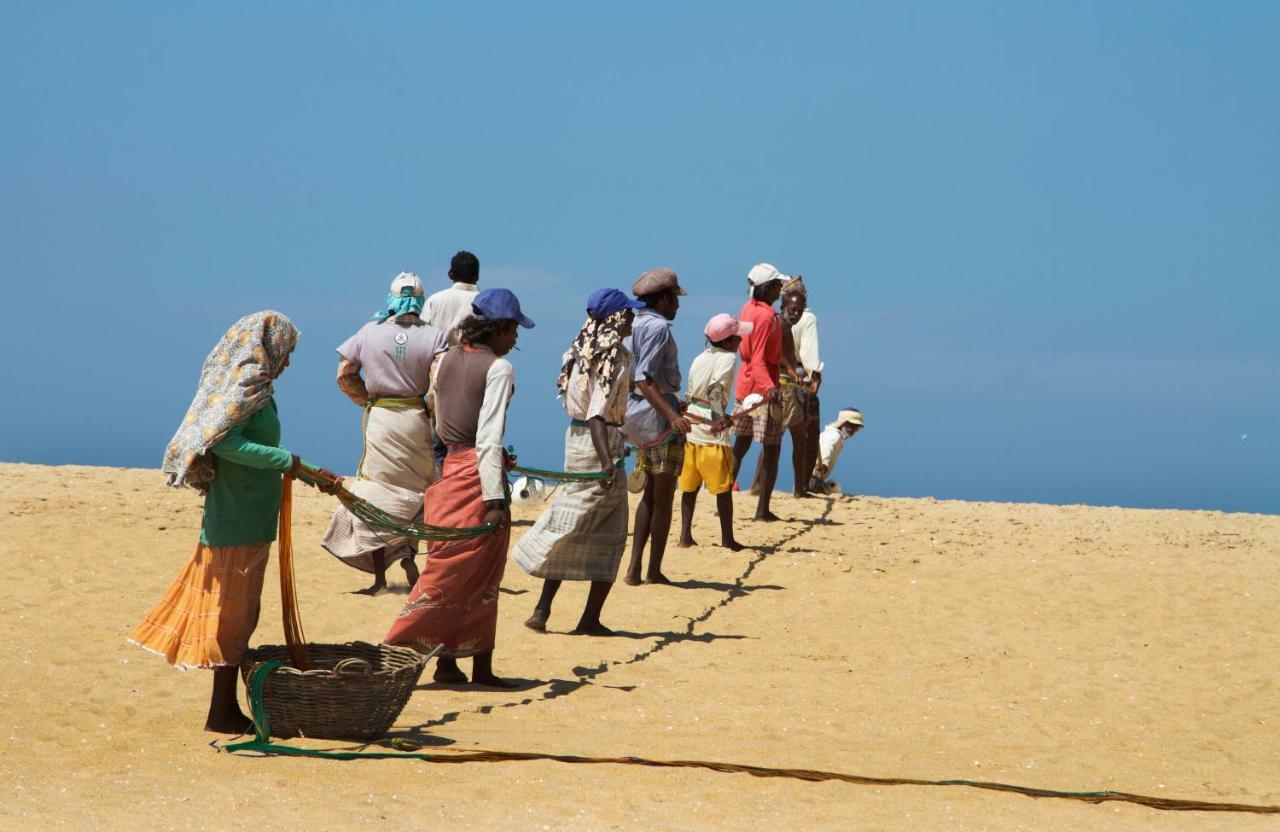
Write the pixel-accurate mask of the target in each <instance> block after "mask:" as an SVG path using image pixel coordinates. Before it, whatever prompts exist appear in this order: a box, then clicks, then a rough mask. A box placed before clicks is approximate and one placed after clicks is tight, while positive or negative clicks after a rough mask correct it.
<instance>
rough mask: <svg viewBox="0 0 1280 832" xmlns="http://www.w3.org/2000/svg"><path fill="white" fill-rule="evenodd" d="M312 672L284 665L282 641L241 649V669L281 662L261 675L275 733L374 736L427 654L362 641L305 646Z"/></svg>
mask: <svg viewBox="0 0 1280 832" xmlns="http://www.w3.org/2000/svg"><path fill="white" fill-rule="evenodd" d="M307 653H308V654H309V656H310V658H311V663H312V664H313V665H315V669H314V670H309V671H307V672H305V673H303V672H300V671H298V670H296V669H295V668H293V667H292V666H290V665H289V661H290V659H289V650H288V648H286V647H285V646H284V645H275V644H272V645H265V646H263V647H256V648H253V649H251V650H249V651H248V652H247V653H245V657H244V661H243V662H242V663H241V664H240V673H241V675H242V677H243V678H244V680H245V683H246V684H248V682H249V674H250V673H252V672H253V669H254V668H255V667H257V666H258V665H260V664H263V663H264V662H269V661H283V662H285V663H286V664H285V666H284V667H281V668H279V669H277V670H276V671H275V672H274V673H272V674H271V675H270V676H268V677H267V679H266V684H265V685H264V686H263V689H262V702H263V705H264V706H265V707H266V710H267V717H268V718H269V719H270V722H271V734H272V736H276V737H297V736H303V737H316V738H319V739H338V740H374V739H377V738H379V737H381V736H383V735H384V734H385V733H386V732H387V729H388V728H390V727H391V725H392V724H393V723H394V722H395V721H396V717H397V716H399V715H400V711H401V710H403V708H404V706H405V703H406V702H408V701H409V695H410V694H411V693H413V688H414V685H416V684H417V683H418V677H419V676H421V675H422V669H423V668H424V667H426V664H427V660H426V657H424V656H422V655H421V654H420V653H418V652H417V651H416V650H410V649H408V648H407V647H392V646H391V645H388V644H367V643H365V642H363V641H352V642H348V643H346V644H308V645H307Z"/></svg>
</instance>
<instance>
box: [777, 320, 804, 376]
mask: <svg viewBox="0 0 1280 832" xmlns="http://www.w3.org/2000/svg"><path fill="white" fill-rule="evenodd" d="M778 365H779V366H780V367H781V368H782V371H783V372H784V373H786V374H787V375H789V376H791V377H792V378H794V379H796V380H797V381H799V380H800V373H799V371H798V370H796V339H795V337H794V336H793V335H792V334H791V325H790V324H788V323H787V322H786V321H783V322H782V356H781V358H779V360H778Z"/></svg>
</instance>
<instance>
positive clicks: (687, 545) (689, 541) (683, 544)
mask: <svg viewBox="0 0 1280 832" xmlns="http://www.w3.org/2000/svg"><path fill="white" fill-rule="evenodd" d="M697 545H698V541H696V540H694V539H693V538H692V537H682V538H680V540H678V541H677V542H676V548H677V549H692V548H693V547H694V546H697Z"/></svg>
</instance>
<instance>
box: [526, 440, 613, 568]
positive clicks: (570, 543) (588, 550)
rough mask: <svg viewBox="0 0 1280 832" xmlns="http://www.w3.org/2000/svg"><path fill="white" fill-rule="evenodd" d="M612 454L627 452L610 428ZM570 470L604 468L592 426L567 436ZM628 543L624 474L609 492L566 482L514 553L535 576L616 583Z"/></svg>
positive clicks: (566, 464) (567, 466)
mask: <svg viewBox="0 0 1280 832" xmlns="http://www.w3.org/2000/svg"><path fill="white" fill-rule="evenodd" d="M607 430H608V433H609V453H610V454H611V455H613V456H614V457H617V458H620V457H621V456H622V454H623V441H622V432H621V431H619V430H618V429H617V428H616V427H609V428H608V429H607ZM564 469H565V470H566V471H599V470H600V458H599V457H598V456H596V450H595V446H594V445H593V444H592V442H591V430H590V429H589V428H587V427H583V426H580V425H570V426H569V429H568V430H567V431H565V437H564ZM626 546H627V485H626V483H625V482H624V481H623V477H621V476H619V477H618V478H617V479H616V480H615V481H614V484H613V487H612V488H610V489H609V490H607V491H606V490H605V489H603V488H601V487H600V485H599V483H595V482H567V483H564V484H563V485H561V486H560V487H559V488H558V489H557V490H556V495H555V497H554V498H553V499H552V501H551V505H550V506H549V507H548V508H547V510H546V511H544V512H542V515H541V516H540V517H538V521H537V522H536V523H534V524H533V528H532V529H530V530H529V531H528V532H527V533H526V534H525V536H524V537H522V538H520V540H519V542H518V543H516V545H515V548H514V549H512V551H511V557H512V559H513V560H515V562H516V563H517V564H519V565H520V568H521V569H523V570H524V571H526V572H528V573H529V574H530V575H532V576H534V577H535V578H544V579H546V580H551V581H613V580H615V579H616V578H617V577H618V565H619V564H620V563H621V562H622V553H623V551H624V550H625V549H626Z"/></svg>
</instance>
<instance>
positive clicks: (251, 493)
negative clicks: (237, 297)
mask: <svg viewBox="0 0 1280 832" xmlns="http://www.w3.org/2000/svg"><path fill="white" fill-rule="evenodd" d="M297 341H298V329H297V327H295V326H294V325H293V323H292V322H291V321H290V320H289V319H288V318H286V317H285V316H284V315H281V314H280V313H279V312H270V311H267V312H256V313H254V314H252V315H247V316H245V317H244V318H241V319H240V320H239V321H236V323H235V324H234V325H233V326H232V327H231V328H230V329H229V330H227V333H226V334H225V335H224V336H223V337H222V340H220V341H219V342H218V344H217V346H215V347H214V348H213V351H212V352H210V353H209V357H208V358H206V359H205V361H204V368H203V369H202V370H201V371H200V384H199V386H198V387H197V389H196V395H195V398H194V399H193V400H192V402H191V407H190V408H189V409H188V410H187V415H186V418H185V419H183V422H182V425H181V426H180V427H179V428H178V431H177V433H176V434H174V437H173V439H172V440H170V442H169V445H168V447H167V448H165V452H164V464H163V466H162V469H163V471H164V472H165V473H166V474H167V475H168V482H169V485H172V486H176V487H180V486H184V485H185V486H191V487H192V488H195V489H196V490H197V491H199V492H200V493H201V494H203V495H205V501H204V517H203V519H202V521H201V527H200V542H199V544H198V545H197V546H196V552H195V555H194V556H192V558H191V560H190V561H189V562H188V563H187V565H186V567H185V568H184V569H183V570H182V572H181V573H180V574H179V575H178V577H177V579H176V580H175V581H174V582H173V584H172V586H170V587H169V590H168V591H167V592H166V593H165V595H164V597H163V598H162V599H161V600H160V602H159V603H158V604H156V605H155V607H153V608H152V610H151V611H150V612H149V613H147V616H146V618H145V619H143V621H142V623H141V624H139V625H138V626H137V627H136V628H135V629H134V631H133V633H132V634H131V635H130V637H129V640H130V641H132V642H133V643H135V644H137V645H138V646H140V647H143V648H145V649H147V650H150V651H152V652H154V653H158V654H160V655H162V656H164V657H165V659H167V660H168V662H169V663H170V664H172V665H174V666H176V667H179V668H183V669H189V668H211V669H212V670H213V672H214V673H213V694H212V696H211V697H210V700H209V716H208V719H207V721H206V722H205V730H207V731H217V732H221V733H242V732H244V731H246V730H248V728H249V727H250V725H251V723H250V721H249V718H248V717H246V716H245V715H244V713H242V712H241V710H240V706H239V704H237V702H236V668H237V666H238V665H239V664H240V660H241V658H242V657H243V655H244V651H245V649H246V648H247V647H248V645H249V636H251V635H252V634H253V631H254V628H255V627H257V624H258V611H259V607H260V601H261V595H262V579H263V574H264V572H265V571H266V566H267V555H268V552H269V551H270V548H271V541H273V540H275V538H276V528H277V521H278V518H279V514H280V479H281V473H282V472H284V471H291V470H296V469H297V466H298V465H299V460H298V457H297V456H295V455H293V454H291V453H289V451H287V450H285V449H284V448H282V447H280V419H279V418H278V417H277V415H276V403H275V399H274V398H272V392H273V391H272V384H273V382H274V381H275V379H276V378H277V377H278V376H279V375H280V374H281V373H282V372H284V369H285V367H287V366H289V355H290V353H292V352H293V348H294V345H295V344H296V343H297Z"/></svg>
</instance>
